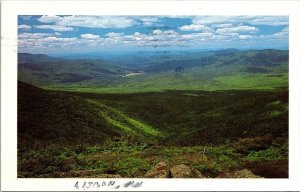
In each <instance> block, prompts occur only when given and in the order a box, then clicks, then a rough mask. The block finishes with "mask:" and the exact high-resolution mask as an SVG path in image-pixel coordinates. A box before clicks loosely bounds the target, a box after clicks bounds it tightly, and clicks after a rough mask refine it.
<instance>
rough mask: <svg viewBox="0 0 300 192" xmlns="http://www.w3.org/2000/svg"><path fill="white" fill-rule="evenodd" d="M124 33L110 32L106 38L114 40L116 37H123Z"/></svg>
mask: <svg viewBox="0 0 300 192" xmlns="http://www.w3.org/2000/svg"><path fill="white" fill-rule="evenodd" d="M122 35H123V33H115V32H110V33H107V34H105V35H104V36H106V37H109V38H114V37H121V36H122Z"/></svg>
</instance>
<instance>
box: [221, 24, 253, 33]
mask: <svg viewBox="0 0 300 192" xmlns="http://www.w3.org/2000/svg"><path fill="white" fill-rule="evenodd" d="M258 31H259V29H258V28H256V27H252V26H237V27H227V28H219V29H217V31H216V33H239V32H252V33H253V32H258Z"/></svg>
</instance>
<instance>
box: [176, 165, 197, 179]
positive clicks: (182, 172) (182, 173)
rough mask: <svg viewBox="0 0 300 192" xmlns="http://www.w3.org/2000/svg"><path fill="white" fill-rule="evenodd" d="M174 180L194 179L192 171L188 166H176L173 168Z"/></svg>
mask: <svg viewBox="0 0 300 192" xmlns="http://www.w3.org/2000/svg"><path fill="white" fill-rule="evenodd" d="M171 177H172V178H190V177H192V170H191V169H190V167H188V166H186V165H183V164H181V165H175V166H174V167H172V168H171Z"/></svg>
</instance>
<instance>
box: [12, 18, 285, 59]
mask: <svg viewBox="0 0 300 192" xmlns="http://www.w3.org/2000/svg"><path fill="white" fill-rule="evenodd" d="M18 47H19V52H27V53H46V54H51V53H62V54H63V53H69V52H74V53H76V52H80V53H82V52H100V51H128V50H132V51H135V50H136V51H139V50H158V49H161V50H173V49H174V50H178V49H180V50H183V49H184V50H186V49H191V50H197V49H219V48H241V49H256V48H287V47H288V17H287V16H80V15H79V16H78V15H71V16H70V15H60V16H53V15H39V16H28V15H26V16H25V15H23V16H19V17H18Z"/></svg>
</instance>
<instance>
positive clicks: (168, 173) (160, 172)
mask: <svg viewBox="0 0 300 192" xmlns="http://www.w3.org/2000/svg"><path fill="white" fill-rule="evenodd" d="M145 177H147V178H205V177H204V176H203V175H202V174H201V172H200V171H198V170H197V169H191V168H190V167H189V166H187V165H184V164H180V165H175V166H173V167H172V168H171V169H169V166H168V165H167V164H166V163H165V162H159V163H158V164H157V165H155V167H154V168H152V169H151V170H150V171H148V172H147V173H146V175H145Z"/></svg>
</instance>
